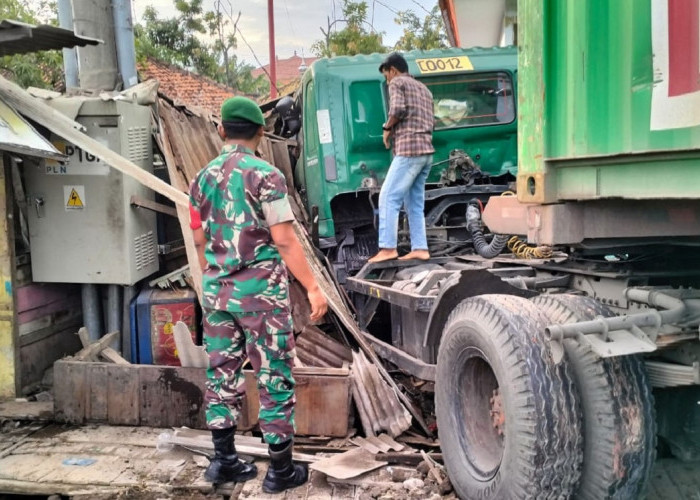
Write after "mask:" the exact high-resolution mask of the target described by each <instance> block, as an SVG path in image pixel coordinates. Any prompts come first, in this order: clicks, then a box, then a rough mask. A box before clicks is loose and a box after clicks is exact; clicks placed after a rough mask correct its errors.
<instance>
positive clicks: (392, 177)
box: [379, 155, 433, 250]
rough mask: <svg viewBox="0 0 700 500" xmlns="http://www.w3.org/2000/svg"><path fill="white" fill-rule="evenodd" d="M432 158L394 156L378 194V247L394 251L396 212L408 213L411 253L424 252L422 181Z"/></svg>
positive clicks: (425, 242) (428, 170)
mask: <svg viewBox="0 0 700 500" xmlns="http://www.w3.org/2000/svg"><path fill="white" fill-rule="evenodd" d="M432 163H433V155H423V156H395V157H394V159H393V161H392V162H391V166H390V167H389V171H388V172H387V174H386V178H385V179H384V184H382V190H381V191H380V192H379V248H396V239H397V234H398V230H399V211H400V210H401V205H402V204H403V205H404V207H405V208H406V213H408V225H409V228H410V234H411V250H427V249H428V241H427V239H426V237H425V215H424V213H423V209H424V207H425V180H426V179H427V178H428V174H429V173H430V165H431V164H432Z"/></svg>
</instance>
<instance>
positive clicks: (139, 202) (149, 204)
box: [131, 195, 177, 217]
mask: <svg viewBox="0 0 700 500" xmlns="http://www.w3.org/2000/svg"><path fill="white" fill-rule="evenodd" d="M131 204H132V205H134V206H137V207H142V208H147V209H148V210H153V211H154V212H160V213H161V214H165V215H169V216H170V217H177V210H176V209H175V208H173V207H170V206H168V205H164V204H163V203H158V202H156V201H153V200H148V199H146V198H143V197H141V196H136V195H132V196H131Z"/></svg>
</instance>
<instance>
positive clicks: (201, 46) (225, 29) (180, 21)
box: [0, 0, 269, 95]
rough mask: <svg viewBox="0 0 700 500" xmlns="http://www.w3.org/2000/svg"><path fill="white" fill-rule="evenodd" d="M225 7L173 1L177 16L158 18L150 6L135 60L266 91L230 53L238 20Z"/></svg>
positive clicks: (260, 79) (219, 3)
mask: <svg viewBox="0 0 700 500" xmlns="http://www.w3.org/2000/svg"><path fill="white" fill-rule="evenodd" d="M0 1H2V0H0ZM228 6H229V9H226V6H225V5H224V3H223V0H217V1H216V2H215V5H214V7H215V10H214V11H208V12H204V11H203V9H202V0H189V1H188V0H177V1H176V3H175V8H176V9H177V11H178V15H177V16H176V17H172V18H169V19H160V18H159V17H158V13H157V12H156V10H155V9H154V8H153V7H151V6H149V7H147V8H146V10H145V11H144V14H143V18H142V22H141V23H139V24H137V25H136V26H135V27H134V35H135V41H136V54H137V58H138V59H139V60H140V61H144V60H145V59H146V58H148V57H152V58H154V59H157V60H159V61H163V62H165V63H168V64H172V65H174V66H178V67H180V68H183V69H187V70H191V71H194V72H195V73H198V74H200V75H202V76H206V77H209V78H211V79H212V80H214V81H216V82H219V83H222V84H224V85H227V86H229V87H232V88H235V89H237V90H239V91H240V92H243V93H246V94H256V95H257V94H264V93H266V92H269V86H268V84H267V82H266V81H265V79H264V78H263V77H258V78H253V76H252V74H251V70H252V69H253V67H252V66H250V65H248V64H245V63H242V62H239V60H238V58H237V57H236V56H235V55H233V54H232V53H231V52H232V51H233V50H234V49H235V48H236V37H235V33H236V25H237V22H238V19H237V20H236V21H235V22H233V18H232V15H231V14H232V13H231V9H230V3H229V4H228ZM239 18H240V14H239ZM231 22H233V26H231ZM207 34H208V35H210V36H211V37H213V38H214V42H213V43H212V44H207V43H206V42H204V41H202V38H203V35H207Z"/></svg>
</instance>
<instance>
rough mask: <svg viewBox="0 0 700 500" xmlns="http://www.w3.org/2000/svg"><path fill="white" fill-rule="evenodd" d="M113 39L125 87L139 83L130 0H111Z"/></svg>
mask: <svg viewBox="0 0 700 500" xmlns="http://www.w3.org/2000/svg"><path fill="white" fill-rule="evenodd" d="M112 15H113V16H114V41H115V42H116V45H117V63H118V64H119V73H120V74H121V78H122V84H123V85H124V88H125V89H128V88H129V87H133V86H134V85H136V84H137V83H139V79H138V76H137V75H136V48H135V46H134V23H133V22H132V19H131V0H113V2H112Z"/></svg>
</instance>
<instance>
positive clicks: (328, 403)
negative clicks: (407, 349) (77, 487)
mask: <svg viewBox="0 0 700 500" xmlns="http://www.w3.org/2000/svg"><path fill="white" fill-rule="evenodd" d="M54 372H55V376H54V378H55V382H54V398H55V401H54V403H55V408H56V420H57V421H58V422H64V423H71V424H83V423H87V422H92V423H109V424H118V425H148V426H153V427H180V426H186V427H190V428H195V429H205V428H206V423H205V417H204V410H205V404H204V383H205V380H206V369H204V368H186V367H182V366H158V365H128V366H126V365H115V364H112V363H93V362H85V361H75V360H73V359H70V358H69V359H65V360H60V361H57V362H56V363H55V364H54ZM292 373H293V374H294V378H295V379H296V382H297V387H296V397H297V406H296V425H297V433H298V434H299V435H316V436H319V435H320V436H331V437H342V438H344V437H346V436H347V435H348V427H349V418H350V408H351V406H350V404H351V401H350V372H349V370H348V369H347V368H345V369H344V368H314V367H307V368H294V370H293V371H292ZM244 374H245V387H246V397H245V399H244V403H243V408H242V412H241V418H240V420H239V422H238V428H239V430H244V429H251V428H252V427H253V426H254V425H256V423H257V420H258V411H259V402H258V389H257V384H256V382H255V376H254V375H253V373H252V372H251V371H248V370H244ZM319 415H323V416H324V418H319Z"/></svg>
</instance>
